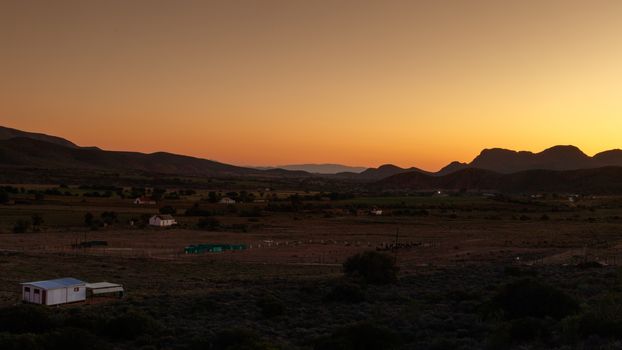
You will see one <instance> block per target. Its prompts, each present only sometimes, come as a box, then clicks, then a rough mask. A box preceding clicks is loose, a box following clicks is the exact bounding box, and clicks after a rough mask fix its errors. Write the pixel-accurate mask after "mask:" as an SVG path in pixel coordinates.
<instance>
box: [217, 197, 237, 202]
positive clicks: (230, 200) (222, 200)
mask: <svg viewBox="0 0 622 350" xmlns="http://www.w3.org/2000/svg"><path fill="white" fill-rule="evenodd" d="M220 204H235V200H234V199H231V198H229V197H224V198H223V199H221V200H220Z"/></svg>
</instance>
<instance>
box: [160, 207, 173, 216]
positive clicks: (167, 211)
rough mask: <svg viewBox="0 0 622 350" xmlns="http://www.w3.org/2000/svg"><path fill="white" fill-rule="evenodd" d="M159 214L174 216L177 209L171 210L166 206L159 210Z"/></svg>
mask: <svg viewBox="0 0 622 350" xmlns="http://www.w3.org/2000/svg"><path fill="white" fill-rule="evenodd" d="M160 214H164V215H167V214H168V215H174V214H177V209H175V208H173V207H172V206H170V205H167V206H164V207H162V208H160Z"/></svg>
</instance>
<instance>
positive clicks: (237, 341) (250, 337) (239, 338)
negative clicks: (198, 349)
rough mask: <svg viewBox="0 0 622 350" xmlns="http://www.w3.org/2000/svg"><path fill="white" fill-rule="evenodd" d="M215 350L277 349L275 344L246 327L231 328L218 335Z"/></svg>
mask: <svg viewBox="0 0 622 350" xmlns="http://www.w3.org/2000/svg"><path fill="white" fill-rule="evenodd" d="M208 349H213V350H275V349H277V348H276V347H275V346H274V345H271V344H270V343H267V342H265V341H264V340H262V339H261V337H260V336H259V335H257V334H256V333H255V332H252V331H250V330H246V329H240V328H237V329H229V330H226V331H222V332H220V333H218V334H217V335H216V337H215V338H214V340H213V342H212V346H210V347H208Z"/></svg>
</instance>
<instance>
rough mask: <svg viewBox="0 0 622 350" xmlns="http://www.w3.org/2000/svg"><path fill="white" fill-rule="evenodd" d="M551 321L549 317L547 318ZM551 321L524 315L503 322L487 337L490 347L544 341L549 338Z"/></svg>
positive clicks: (500, 347) (504, 346)
mask: <svg viewBox="0 0 622 350" xmlns="http://www.w3.org/2000/svg"><path fill="white" fill-rule="evenodd" d="M548 320H549V321H551V319H548ZM551 326H552V323H551V322H547V321H546V320H543V319H538V318H533V317H526V318H519V319H515V320H511V321H509V322H503V323H502V324H501V325H500V326H499V327H498V328H497V329H496V330H495V331H494V332H492V334H491V336H490V338H489V339H488V347H489V348H491V349H506V348H511V347H512V346H513V345H517V344H525V343H529V342H537V341H546V340H547V339H549V338H550V335H551V334H550V333H551Z"/></svg>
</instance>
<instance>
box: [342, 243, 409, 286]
mask: <svg viewBox="0 0 622 350" xmlns="http://www.w3.org/2000/svg"><path fill="white" fill-rule="evenodd" d="M343 270H344V272H345V274H346V275H347V276H349V277H354V278H360V279H362V280H363V281H364V282H366V283H370V284H389V283H395V282H397V272H398V270H399V269H398V267H397V266H396V265H395V260H394V259H393V257H391V256H390V255H388V254H385V253H379V252H375V251H367V252H363V253H360V254H357V255H354V256H352V257H350V258H348V260H346V262H345V263H343Z"/></svg>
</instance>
